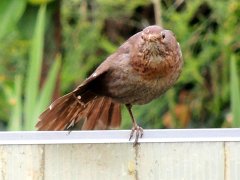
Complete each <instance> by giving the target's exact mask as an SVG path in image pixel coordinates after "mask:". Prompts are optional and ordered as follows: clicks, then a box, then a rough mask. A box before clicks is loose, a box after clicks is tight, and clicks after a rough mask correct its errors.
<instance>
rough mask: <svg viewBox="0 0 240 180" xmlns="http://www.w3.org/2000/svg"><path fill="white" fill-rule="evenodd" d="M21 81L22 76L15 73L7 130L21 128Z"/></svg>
mask: <svg viewBox="0 0 240 180" xmlns="http://www.w3.org/2000/svg"><path fill="white" fill-rule="evenodd" d="M22 84H23V81H22V76H21V75H17V76H16V77H15V82H14V92H13V93H14V94H13V97H14V100H15V102H14V104H13V105H12V106H13V111H12V114H11V117H10V122H9V126H8V130H10V131H13V130H15V131H16V130H20V129H22V115H23V114H22V107H23V106H22V88H23V85H22Z"/></svg>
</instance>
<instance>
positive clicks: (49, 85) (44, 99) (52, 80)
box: [33, 55, 61, 120]
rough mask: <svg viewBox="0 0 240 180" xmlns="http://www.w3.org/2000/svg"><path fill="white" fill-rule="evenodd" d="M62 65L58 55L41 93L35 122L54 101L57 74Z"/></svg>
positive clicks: (36, 108) (34, 118)
mask: <svg viewBox="0 0 240 180" xmlns="http://www.w3.org/2000/svg"><path fill="white" fill-rule="evenodd" d="M60 65H61V56H60V55H57V56H56V60H55V61H54V64H53V65H52V66H51V69H50V71H49V74H48V76H47V79H46V80H45V84H44V87H43V89H42V91H41V93H40V97H39V101H38V102H37V105H36V107H35V116H34V117H33V120H36V119H37V117H38V116H39V114H40V113H41V112H42V111H43V110H44V109H45V108H46V107H47V105H49V103H50V102H51V100H52V95H53V91H54V87H55V85H56V80H57V74H58V71H59V69H60Z"/></svg>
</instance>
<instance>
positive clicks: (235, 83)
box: [230, 56, 240, 127]
mask: <svg viewBox="0 0 240 180" xmlns="http://www.w3.org/2000/svg"><path fill="white" fill-rule="evenodd" d="M230 80H231V82H230V84H231V110H232V114H233V127H240V89H239V78H238V74H237V63H236V57H235V56H232V57H231V74H230Z"/></svg>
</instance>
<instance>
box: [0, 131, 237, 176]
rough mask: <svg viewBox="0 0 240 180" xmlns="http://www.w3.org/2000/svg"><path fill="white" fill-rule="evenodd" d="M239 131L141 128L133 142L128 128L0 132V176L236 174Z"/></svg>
mask: <svg viewBox="0 0 240 180" xmlns="http://www.w3.org/2000/svg"><path fill="white" fill-rule="evenodd" d="M239 132H240V130H239V129H225V130H224V129H223V130H222V129H221V130H220V129H219V130H216V129H212V130H211V129H209V130H203V129H201V130H147V131H146V130H145V134H144V138H143V139H142V140H141V141H142V143H141V144H140V145H139V146H137V147H133V146H132V143H129V142H128V141H127V140H126V139H125V138H128V134H129V131H88V132H73V133H71V134H70V135H67V136H66V132H7V133H0V180H5V179H6V180H15V179H17V180H21V179H22V180H26V179H27V180H28V179H33V180H35V179H36V180H38V179H39V180H43V179H44V180H45V179H46V180H55V179H57V180H61V179H62V180H68V179H69V180H74V179H76V180H79V179H84V180H85V179H86V180H88V179H90V180H91V179H93V180H101V179H103V180H108V179H109V180H112V179H113V180H118V179H119V180H122V179H123V180H125V179H126V180H128V179H129V180H132V179H138V180H149V179H150V180H151V179H153V180H239V179H240V156H239V152H240V141H239V139H240V133H239ZM160 135H161V136H162V137H163V138H162V139H161V136H160ZM108 137H109V138H108ZM84 138H85V140H84ZM221 139H222V141H221ZM87 140H88V141H90V142H92V143H87ZM150 140H152V141H153V142H151V141H150ZM214 140H215V141H214ZM81 141H82V142H81ZM119 141H124V142H121V143H120V142H119ZM18 142H19V143H18ZM44 142H46V143H45V144H44ZM31 144H32V145H31Z"/></svg>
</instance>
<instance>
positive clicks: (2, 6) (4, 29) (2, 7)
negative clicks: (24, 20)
mask: <svg viewBox="0 0 240 180" xmlns="http://www.w3.org/2000/svg"><path fill="white" fill-rule="evenodd" d="M25 7H26V1H25V0H10V1H8V0H2V1H1V2H0V22H1V26H0V39H2V38H3V37H4V36H5V35H6V34H7V33H9V32H10V31H12V30H13V28H14V26H15V25H16V23H17V22H18V20H19V19H20V18H21V16H22V14H23V13H24V10H25Z"/></svg>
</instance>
